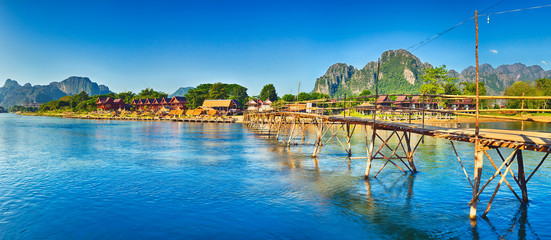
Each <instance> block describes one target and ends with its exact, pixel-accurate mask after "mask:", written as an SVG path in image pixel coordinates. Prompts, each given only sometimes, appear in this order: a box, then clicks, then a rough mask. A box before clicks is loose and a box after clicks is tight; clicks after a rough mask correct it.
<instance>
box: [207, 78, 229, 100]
mask: <svg viewBox="0 0 551 240" xmlns="http://www.w3.org/2000/svg"><path fill="white" fill-rule="evenodd" d="M228 97H229V94H228V93H227V91H226V86H225V84H222V83H220V82H217V83H215V84H212V85H211V86H210V88H209V93H208V95H207V99H227V98H228Z"/></svg>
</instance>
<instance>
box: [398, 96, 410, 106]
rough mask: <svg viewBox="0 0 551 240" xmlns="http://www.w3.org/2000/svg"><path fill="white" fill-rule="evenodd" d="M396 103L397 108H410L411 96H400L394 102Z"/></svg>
mask: <svg viewBox="0 0 551 240" xmlns="http://www.w3.org/2000/svg"><path fill="white" fill-rule="evenodd" d="M394 105H395V106H396V107H397V108H409V107H411V103H410V101H409V97H408V96H407V95H404V96H398V97H397V98H396V101H395V102H394Z"/></svg>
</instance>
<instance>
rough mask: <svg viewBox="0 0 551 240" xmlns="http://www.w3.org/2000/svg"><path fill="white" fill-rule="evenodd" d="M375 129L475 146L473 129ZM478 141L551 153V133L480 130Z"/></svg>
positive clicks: (383, 125)
mask: <svg viewBox="0 0 551 240" xmlns="http://www.w3.org/2000/svg"><path fill="white" fill-rule="evenodd" d="M326 119H327V120H329V121H335V122H342V123H350V124H361V125H365V124H369V125H370V124H373V120H372V119H368V118H359V117H342V116H330V117H327V118H326ZM375 124H376V125H377V126H376V127H377V129H384V130H394V129H397V130H399V131H405V132H412V133H417V134H424V135H427V136H432V137H437V138H445V139H449V140H455V141H462V142H471V143H474V142H475V129H474V128H445V127H437V126H430V125H425V126H424V127H423V125H421V124H412V123H396V122H385V121H375ZM479 138H480V139H481V144H483V145H484V146H488V147H507V148H518V149H520V150H531V151H538V152H551V133H543V132H535V131H521V130H501V129H482V128H481V129H480V131H479Z"/></svg>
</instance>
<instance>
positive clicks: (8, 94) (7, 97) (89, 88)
mask: <svg viewBox="0 0 551 240" xmlns="http://www.w3.org/2000/svg"><path fill="white" fill-rule="evenodd" d="M82 91H85V92H86V93H88V95H91V96H92V95H99V94H107V93H110V92H111V91H109V88H108V87H106V86H104V85H98V84H97V83H95V82H92V81H90V79H88V78H82V77H70V78H67V79H65V80H63V81H61V82H52V83H50V84H48V85H35V86H32V85H31V84H30V83H26V84H25V85H23V86H21V85H19V83H18V82H17V81H14V80H11V79H8V80H6V82H5V83H4V86H3V87H1V88H0V106H3V107H5V108H10V107H12V106H14V105H24V106H25V105H35V104H40V103H45V102H49V101H53V100H57V99H59V98H60V97H63V96H66V95H74V94H78V93H80V92H82Z"/></svg>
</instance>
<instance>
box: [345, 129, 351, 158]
mask: <svg viewBox="0 0 551 240" xmlns="http://www.w3.org/2000/svg"><path fill="white" fill-rule="evenodd" d="M351 137H352V136H351V133H350V123H346V144H347V147H348V150H346V152H347V153H348V156H349V157H350V156H352V147H351V144H350V138H351Z"/></svg>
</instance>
